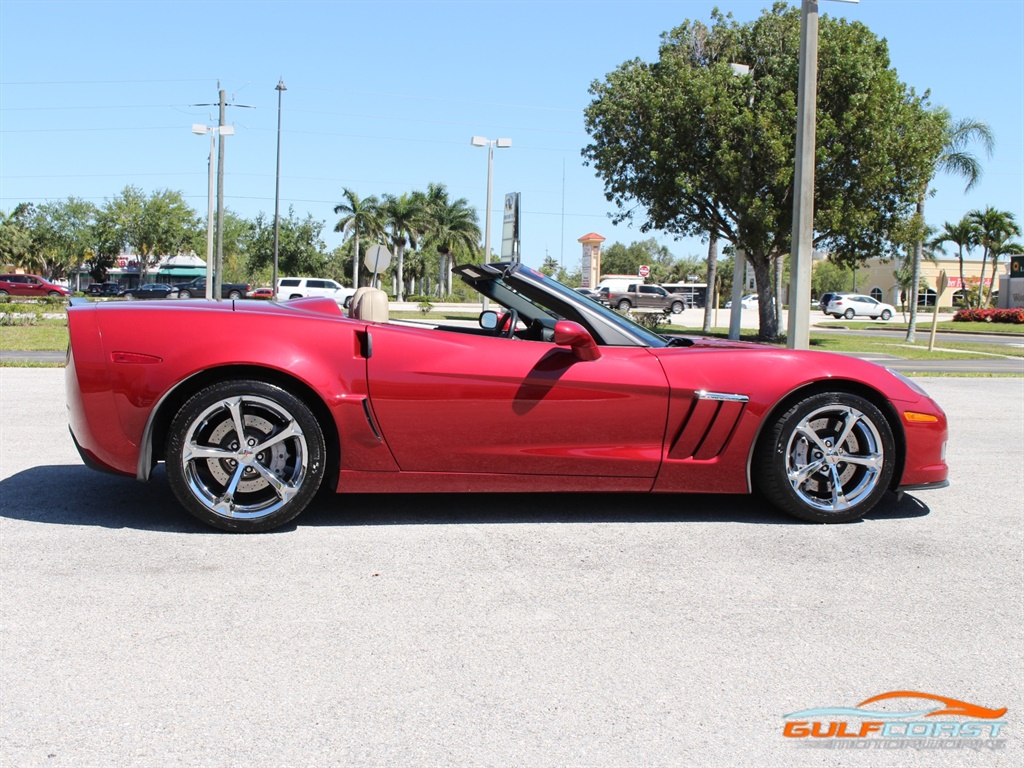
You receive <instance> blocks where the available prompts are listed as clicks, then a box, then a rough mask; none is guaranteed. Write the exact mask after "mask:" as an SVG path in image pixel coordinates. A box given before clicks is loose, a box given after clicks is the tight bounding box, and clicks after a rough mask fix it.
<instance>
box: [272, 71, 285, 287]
mask: <svg viewBox="0 0 1024 768" xmlns="http://www.w3.org/2000/svg"><path fill="white" fill-rule="evenodd" d="M274 90H275V91H277V177H276V181H275V183H274V274H273V277H272V278H271V283H270V285H271V286H272V290H273V297H274V298H275V299H276V298H277V246H278V243H279V239H278V235H279V233H280V221H281V94H282V93H283V92H284V91H287V90H288V89H287V88H285V85H284V78H283V77H282V78H278V81H277V87H276V88H274Z"/></svg>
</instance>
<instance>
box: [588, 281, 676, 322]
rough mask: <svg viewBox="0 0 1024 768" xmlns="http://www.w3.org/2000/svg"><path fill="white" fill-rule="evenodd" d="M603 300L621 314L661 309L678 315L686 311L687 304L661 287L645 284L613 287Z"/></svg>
mask: <svg viewBox="0 0 1024 768" xmlns="http://www.w3.org/2000/svg"><path fill="white" fill-rule="evenodd" d="M603 300H604V301H605V302H607V303H608V305H609V306H612V307H615V308H616V309H618V310H619V311H620V312H628V311H629V310H631V309H660V310H662V311H666V312H671V313H672V314H673V315H678V314H679V313H680V312H682V311H683V310H684V309H686V303H685V302H684V301H683V299H682V298H681V297H679V296H677V295H676V294H674V293H669V292H668V291H666V290H665V289H664V288H662V287H661V286H660V285H645V284H644V283H627V284H626V285H625V286H622V287H620V288H616V287H615V286H611V287H610V289H609V291H608V293H607V294H605V295H604V298H603Z"/></svg>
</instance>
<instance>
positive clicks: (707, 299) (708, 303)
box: [702, 235, 718, 333]
mask: <svg viewBox="0 0 1024 768" xmlns="http://www.w3.org/2000/svg"><path fill="white" fill-rule="evenodd" d="M717 279H718V238H717V237H715V236H714V235H712V236H711V239H710V241H709V242H708V279H707V283H708V288H707V291H705V293H704V326H703V329H702V330H703V332H704V333H710V332H711V314H712V312H714V311H715V308H714V307H713V306H712V305H713V304H714V303H715V300H716V299H717V298H718V297H717V296H715V282H716V280H717Z"/></svg>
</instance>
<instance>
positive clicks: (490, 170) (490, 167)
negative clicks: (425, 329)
mask: <svg viewBox="0 0 1024 768" xmlns="http://www.w3.org/2000/svg"><path fill="white" fill-rule="evenodd" d="M469 143H470V144H472V145H473V146H474V147H487V207H486V209H485V211H484V264H486V263H487V262H489V261H490V260H491V188H492V185H493V179H494V145H495V144H497V145H498V147H499V148H500V149H506V148H508V147H511V146H512V139H485V138H484V137H483V136H474V137H473V138H472V139H470V141H469ZM488 303H489V302H488V301H487V297H486V296H485V297H484V302H483V307H484V310H485V311H486V310H487V306H488Z"/></svg>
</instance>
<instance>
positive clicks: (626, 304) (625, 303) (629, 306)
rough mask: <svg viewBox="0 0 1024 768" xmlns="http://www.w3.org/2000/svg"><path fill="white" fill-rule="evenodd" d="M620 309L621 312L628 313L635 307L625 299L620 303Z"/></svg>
mask: <svg viewBox="0 0 1024 768" xmlns="http://www.w3.org/2000/svg"><path fill="white" fill-rule="evenodd" d="M618 308H619V310H620V311H621V312H628V311H629V310H631V309H632V308H633V305H632V304H630V303H629V302H628V301H626V300H625V299H623V300H622V301H620V302H619V304H618Z"/></svg>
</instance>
